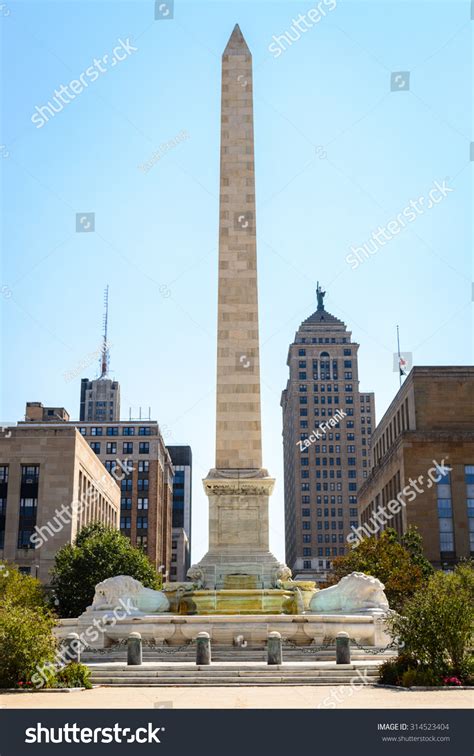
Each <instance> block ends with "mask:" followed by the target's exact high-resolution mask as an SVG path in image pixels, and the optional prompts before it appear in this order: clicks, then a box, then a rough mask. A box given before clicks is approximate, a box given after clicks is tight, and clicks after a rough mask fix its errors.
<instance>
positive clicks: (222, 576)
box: [199, 26, 280, 588]
mask: <svg viewBox="0 0 474 756" xmlns="http://www.w3.org/2000/svg"><path fill="white" fill-rule="evenodd" d="M221 107H222V110H221V162H220V221H219V304H218V326H217V327H218V334H217V408H216V466H215V468H214V469H212V470H211V471H210V472H209V475H208V476H207V478H205V480H204V488H205V491H206V493H207V495H208V496H209V551H208V553H207V554H206V556H205V557H204V558H203V560H202V561H201V562H200V564H199V567H200V568H201V570H202V571H203V574H204V583H205V587H206V588H231V587H248V588H262V587H264V588H268V587H271V586H272V585H274V584H275V582H276V579H277V575H276V573H277V570H278V568H279V566H280V565H279V562H278V561H277V560H276V559H275V557H274V556H273V555H272V554H271V553H270V551H269V523H268V497H269V496H270V494H271V492H272V490H273V486H274V480H273V479H272V478H270V477H269V476H268V473H267V471H266V470H264V469H262V438H261V415H260V366H259V335H258V293H257V249H256V217H255V166H254V133H253V87H252V55H251V53H250V50H249V48H248V47H247V43H246V42H245V39H244V37H243V35H242V32H241V31H240V28H239V26H235V28H234V31H233V32H232V35H231V37H230V39H229V42H228V43H227V47H226V48H225V50H224V54H223V57H222V102H221Z"/></svg>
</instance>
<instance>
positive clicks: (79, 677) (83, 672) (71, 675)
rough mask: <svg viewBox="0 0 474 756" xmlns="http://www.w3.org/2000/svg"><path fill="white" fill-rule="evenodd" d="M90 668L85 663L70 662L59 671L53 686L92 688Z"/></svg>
mask: <svg viewBox="0 0 474 756" xmlns="http://www.w3.org/2000/svg"><path fill="white" fill-rule="evenodd" d="M90 677H91V673H90V669H89V668H88V667H86V666H85V665H84V664H78V663H77V662H69V664H66V666H65V667H63V668H62V669H60V670H59V672H57V674H56V676H55V678H54V680H53V681H52V685H51V687H53V688H87V689H90V688H92V685H91V681H90Z"/></svg>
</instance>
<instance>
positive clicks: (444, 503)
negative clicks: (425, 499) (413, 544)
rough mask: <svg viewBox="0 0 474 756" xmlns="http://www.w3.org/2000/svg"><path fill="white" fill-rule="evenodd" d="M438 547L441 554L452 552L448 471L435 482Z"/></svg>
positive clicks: (451, 516) (452, 540) (452, 527)
mask: <svg viewBox="0 0 474 756" xmlns="http://www.w3.org/2000/svg"><path fill="white" fill-rule="evenodd" d="M436 489H437V490H436V493H437V499H438V524H439V549H440V552H441V554H443V553H448V554H450V553H452V552H454V526H453V507H452V499H451V477H450V473H449V472H448V473H447V474H446V475H445V476H444V477H443V478H441V479H440V481H439V482H438V484H437V487H436Z"/></svg>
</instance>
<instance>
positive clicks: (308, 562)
mask: <svg viewBox="0 0 474 756" xmlns="http://www.w3.org/2000/svg"><path fill="white" fill-rule="evenodd" d="M303 569H304V570H310V569H311V559H303Z"/></svg>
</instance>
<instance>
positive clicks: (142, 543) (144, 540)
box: [137, 535, 176, 575]
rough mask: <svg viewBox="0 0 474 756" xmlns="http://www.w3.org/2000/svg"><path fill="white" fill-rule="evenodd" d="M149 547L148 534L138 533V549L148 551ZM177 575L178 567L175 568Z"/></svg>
mask: <svg viewBox="0 0 474 756" xmlns="http://www.w3.org/2000/svg"><path fill="white" fill-rule="evenodd" d="M147 548H148V536H147V535H137V549H142V551H146V549H147ZM174 570H175V572H174V574H175V575H176V568H174ZM171 572H173V568H171Z"/></svg>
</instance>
